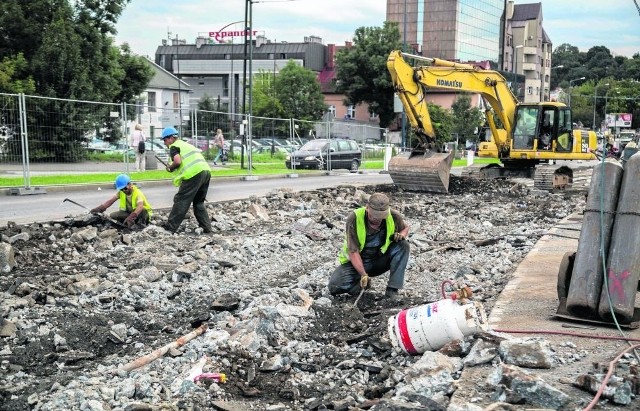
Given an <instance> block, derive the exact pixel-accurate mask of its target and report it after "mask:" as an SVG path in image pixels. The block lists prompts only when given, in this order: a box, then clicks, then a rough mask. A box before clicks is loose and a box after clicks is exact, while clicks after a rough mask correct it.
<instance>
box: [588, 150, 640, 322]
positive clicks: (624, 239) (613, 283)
mask: <svg viewBox="0 0 640 411" xmlns="http://www.w3.org/2000/svg"><path fill="white" fill-rule="evenodd" d="M638 176H640V155H633V156H631V157H630V158H629V160H628V161H627V162H626V164H625V166H624V175H623V176H622V183H621V184H620V195H619V196H618V197H619V198H618V208H617V210H616V218H615V222H614V223H613V230H612V232H611V244H610V245H609V253H608V255H607V271H606V276H607V277H606V280H607V282H606V285H607V287H602V292H601V295H600V307H599V308H598V313H599V314H600V317H601V318H602V319H605V320H607V321H611V320H612V319H613V318H612V314H611V309H613V313H615V316H616V318H617V320H618V321H619V322H621V323H628V322H630V321H631V319H632V318H633V312H634V305H635V300H636V290H637V287H638V277H639V276H640V241H638V229H640V180H639V179H638ZM609 298H611V307H610V305H609Z"/></svg>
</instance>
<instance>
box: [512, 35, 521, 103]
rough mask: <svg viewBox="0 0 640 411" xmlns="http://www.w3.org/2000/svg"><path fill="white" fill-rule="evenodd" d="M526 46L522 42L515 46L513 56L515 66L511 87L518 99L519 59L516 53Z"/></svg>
mask: <svg viewBox="0 0 640 411" xmlns="http://www.w3.org/2000/svg"><path fill="white" fill-rule="evenodd" d="M522 47H524V46H523V45H522V44H521V45H519V46H515V47H514V48H513V56H512V64H511V65H512V66H513V67H512V68H513V84H512V85H511V89H512V91H513V94H515V95H516V99H517V98H518V94H519V93H518V66H517V63H518V59H517V58H516V55H517V54H518V49H520V48H522Z"/></svg>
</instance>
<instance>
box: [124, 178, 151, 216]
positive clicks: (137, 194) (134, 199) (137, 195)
mask: <svg viewBox="0 0 640 411" xmlns="http://www.w3.org/2000/svg"><path fill="white" fill-rule="evenodd" d="M132 187H133V190H132V191H131V210H127V195H126V194H125V193H124V192H122V191H118V193H119V194H120V210H122V211H133V210H135V209H136V207H137V204H138V199H142V204H143V206H144V209H145V210H147V213H148V214H149V217H151V214H153V211H151V204H149V202H148V201H147V197H145V195H144V194H143V193H142V191H140V189H139V188H138V187H136V186H134V185H132Z"/></svg>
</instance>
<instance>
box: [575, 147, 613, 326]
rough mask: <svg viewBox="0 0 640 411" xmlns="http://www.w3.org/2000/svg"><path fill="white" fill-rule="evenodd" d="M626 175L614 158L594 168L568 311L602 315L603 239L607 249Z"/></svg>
mask: <svg viewBox="0 0 640 411" xmlns="http://www.w3.org/2000/svg"><path fill="white" fill-rule="evenodd" d="M622 175H623V169H622V166H621V165H620V163H619V162H617V161H616V160H613V159H607V160H605V161H604V162H601V163H598V164H597V165H596V166H595V167H594V168H593V174H592V177H591V186H590V187H589V195H588V196H587V204H586V208H585V210H584V218H583V221H582V229H581V230H580V240H579V242H578V251H577V252H576V257H575V262H574V264H573V271H572V273H571V281H570V283H569V291H568V294H567V311H568V312H569V313H570V314H572V315H575V316H576V317H581V318H592V319H595V318H597V316H598V302H599V301H600V291H601V289H602V282H603V280H602V278H603V274H602V273H603V272H604V268H603V266H602V256H601V252H600V250H601V243H602V244H603V245H604V248H603V249H604V250H607V249H608V248H609V242H610V240H611V231H612V228H613V224H614V217H615V211H616V206H617V203H618V192H619V190H620V182H621V181H622ZM602 184H604V187H603V186H602ZM601 209H602V213H601V212H600V210H601Z"/></svg>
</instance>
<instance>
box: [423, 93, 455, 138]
mask: <svg viewBox="0 0 640 411" xmlns="http://www.w3.org/2000/svg"><path fill="white" fill-rule="evenodd" d="M427 109H428V110H429V117H431V123H432V124H433V129H434V131H435V132H436V144H437V145H438V146H442V144H444V143H446V142H447V141H450V140H451V133H452V132H453V127H454V125H453V124H454V121H453V116H452V115H451V112H450V111H449V110H447V109H444V108H442V107H440V106H438V105H436V104H432V103H427Z"/></svg>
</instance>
